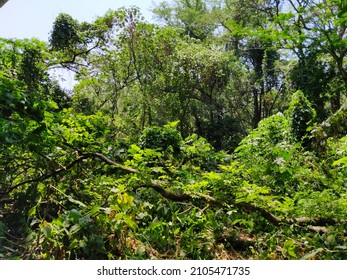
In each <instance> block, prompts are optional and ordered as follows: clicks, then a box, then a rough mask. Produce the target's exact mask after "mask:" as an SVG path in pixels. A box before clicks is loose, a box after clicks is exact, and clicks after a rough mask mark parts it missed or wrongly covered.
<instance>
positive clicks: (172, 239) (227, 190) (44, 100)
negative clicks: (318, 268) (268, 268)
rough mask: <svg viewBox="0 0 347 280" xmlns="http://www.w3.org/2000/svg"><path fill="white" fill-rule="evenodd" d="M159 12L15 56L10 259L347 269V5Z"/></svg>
mask: <svg viewBox="0 0 347 280" xmlns="http://www.w3.org/2000/svg"><path fill="white" fill-rule="evenodd" d="M152 12H153V13H154V14H155V15H156V18H157V23H156V24H154V23H149V22H147V21H145V19H144V18H143V17H142V15H141V12H140V10H139V9H138V8H136V7H131V8H122V9H119V10H115V11H113V10H109V11H108V12H107V13H106V14H105V15H103V16H100V17H98V18H96V19H95V20H94V21H93V22H79V21H78V20H76V19H74V18H73V17H72V16H70V15H68V14H60V15H59V16H58V17H57V18H56V19H55V21H54V24H53V26H52V29H51V33H50V36H49V38H47V42H42V41H39V40H37V39H24V40H18V39H8V38H0V259H59V260H60V259H346V258H347V246H346V244H347V103H346V90H347V64H346V60H345V56H346V54H347V38H346V32H347V4H346V3H345V1H342V0H320V1H308V0H307V1H306V0H300V1H299V0H286V1H283V0H282V1H281V0H256V1H246V0H211V1H210V0H206V1H204V0H172V1H164V2H161V3H160V4H158V5H157V6H156V7H155V8H154V9H153V11H152ZM56 69H65V70H68V71H72V72H73V73H74V75H75V79H76V84H75V86H74V88H73V89H72V90H66V89H64V88H63V87H62V86H61V83H60V81H59V80H57V79H56V78H55V77H54V75H52V71H53V70H56Z"/></svg>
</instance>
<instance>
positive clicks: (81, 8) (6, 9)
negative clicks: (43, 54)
mask: <svg viewBox="0 0 347 280" xmlns="http://www.w3.org/2000/svg"><path fill="white" fill-rule="evenodd" d="M160 2H161V0H9V1H8V2H7V3H6V4H5V5H4V6H3V7H2V8H0V37H2V38H17V39H23V38H32V37H35V38H38V39H40V40H43V41H47V40H48V37H49V32H50V31H51V29H52V25H53V21H54V19H55V18H56V17H57V15H58V14H59V13H68V14H70V15H71V16H72V17H73V18H75V19H77V20H79V21H88V22H90V21H93V20H94V19H95V18H96V17H97V16H102V15H104V14H105V13H106V11H107V10H109V9H112V10H115V9H118V8H120V7H123V6H132V5H135V6H138V7H139V8H140V9H141V13H142V15H143V16H145V18H146V20H147V21H152V13H151V12H150V9H151V8H153V7H154V5H155V4H158V3H160Z"/></svg>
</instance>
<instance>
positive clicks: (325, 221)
mask: <svg viewBox="0 0 347 280" xmlns="http://www.w3.org/2000/svg"><path fill="white" fill-rule="evenodd" d="M82 154H83V155H84V156H90V157H95V158H98V159H100V160H102V161H103V162H105V163H106V164H108V165H111V166H114V167H117V168H119V169H121V170H123V171H125V172H127V173H138V172H139V171H138V170H136V169H134V168H130V167H126V166H124V165H122V164H119V163H117V162H114V161H113V160H111V159H110V158H108V157H107V156H105V155H103V154H100V153H82ZM142 187H150V188H152V189H153V190H154V191H156V192H158V193H159V194H161V195H162V196H163V197H164V198H166V199H169V200H171V201H175V202H188V201H192V200H194V199H198V200H200V201H203V202H205V203H207V204H209V205H211V206H215V207H219V208H227V205H226V204H225V203H224V202H222V201H218V200H216V199H215V198H213V197H211V196H208V195H204V194H187V193H182V194H175V193H172V192H170V191H168V190H166V189H165V188H164V187H163V186H162V185H161V184H160V183H159V182H157V181H155V180H150V181H149V184H148V185H144V186H142ZM231 204H232V205H237V206H238V207H239V208H241V209H242V210H244V211H246V212H258V213H260V214H261V215H262V216H263V217H264V218H265V219H266V220H267V221H268V222H270V223H271V224H273V225H280V224H307V225H311V226H315V227H320V226H326V225H335V224H338V223H341V222H346V221H341V220H338V219H333V218H310V217H299V218H290V219H285V218H280V217H277V216H275V215H274V214H272V213H271V212H269V211H267V210H265V209H263V208H261V207H259V206H256V205H253V204H251V203H246V202H242V203H236V202H235V201H228V205H231Z"/></svg>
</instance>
